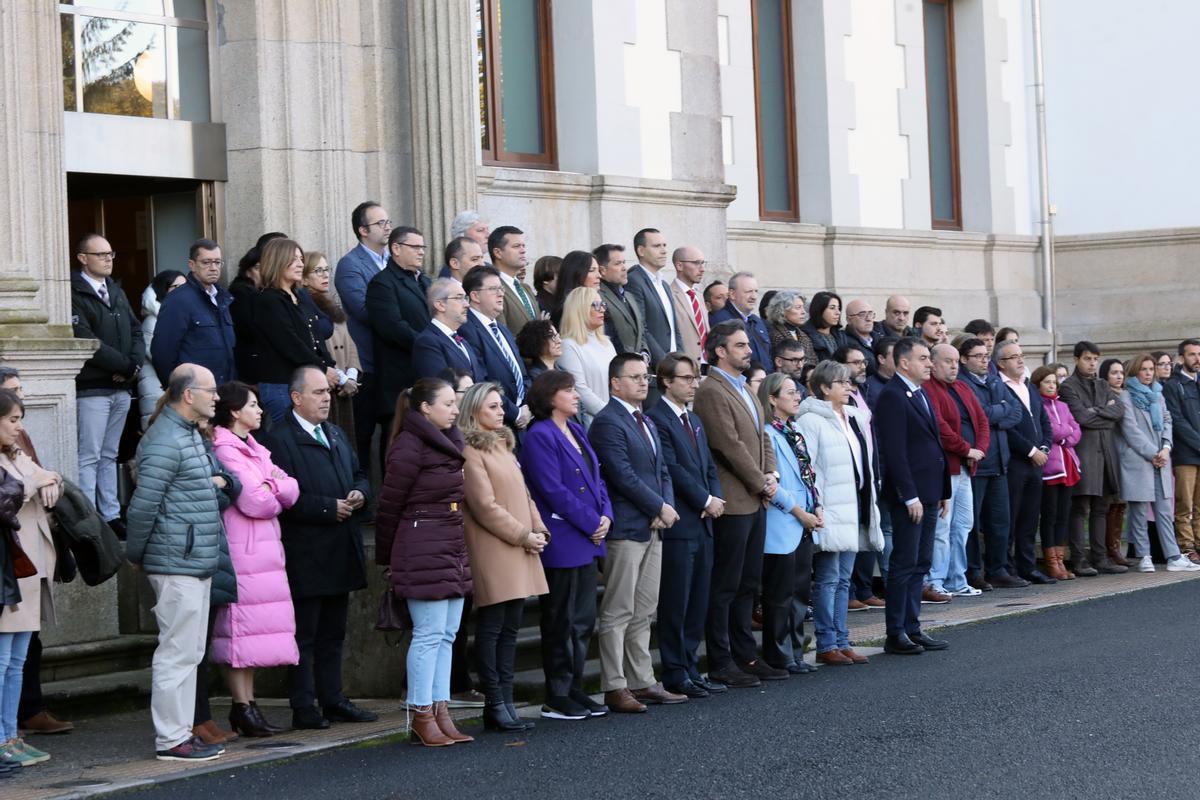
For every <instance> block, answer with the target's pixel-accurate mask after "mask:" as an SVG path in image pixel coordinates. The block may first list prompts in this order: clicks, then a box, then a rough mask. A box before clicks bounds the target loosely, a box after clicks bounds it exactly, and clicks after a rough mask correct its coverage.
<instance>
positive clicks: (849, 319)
mask: <svg viewBox="0 0 1200 800" xmlns="http://www.w3.org/2000/svg"><path fill="white" fill-rule="evenodd" d="M842 334H843V335H844V336H845V337H846V344H848V345H850V346H851V347H853V348H854V349H856V350H858V351H859V352H860V353H862V354H863V358H864V359H865V360H866V364H867V373H866V374H867V375H868V376H870V375H874V374H875V370H876V365H875V354H874V353H872V352H871V347H872V345H873V344H874V341H875V309H873V308H871V304H870V303H868V302H867V301H866V300H851V301H850V302H849V303H848V304H847V305H846V327H845V329H844V330H843V331H842Z"/></svg>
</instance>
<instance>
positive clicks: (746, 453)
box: [695, 320, 788, 688]
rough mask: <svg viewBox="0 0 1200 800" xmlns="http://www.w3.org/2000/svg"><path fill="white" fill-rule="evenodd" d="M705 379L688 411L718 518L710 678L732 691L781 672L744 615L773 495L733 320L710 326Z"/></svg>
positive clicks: (768, 452)
mask: <svg viewBox="0 0 1200 800" xmlns="http://www.w3.org/2000/svg"><path fill="white" fill-rule="evenodd" d="M705 350H706V355H707V357H708V363H709V370H708V377H707V378H706V379H705V380H704V381H703V382H702V383H701V384H700V387H699V388H698V389H697V390H696V401H695V411H696V413H697V414H699V415H700V420H701V422H703V424H704V428H705V430H706V431H707V432H708V441H709V446H710V447H711V449H712V454H713V460H714V461H716V463H717V476H718V478H719V479H720V482H721V486H722V488H724V489H725V513H724V515H723V516H721V517H719V518H717V519H715V520H713V551H714V552H713V571H712V587H711V589H710V591H709V601H708V625H707V629H706V631H705V639H706V641H707V647H708V668H709V673H708V677H709V680H710V681H716V682H719V683H723V684H725V685H727V686H730V687H734V688H741V687H749V686H758V685H759V684H760V679H765V680H783V679H785V678H787V677H788V673H787V670H782V669H775V668H773V667H770V666H768V665H767V664H766V663H764V662H763V661H762V660H760V659H759V658H758V655H757V651H756V649H755V648H756V645H755V641H754V634H753V633H751V629H750V616H751V613H752V612H753V608H754V595H755V593H756V592H757V591H758V587H759V582H760V578H761V576H762V560H763V541H764V539H765V537H766V510H765V505H764V503H765V502H766V500H767V499H768V498H770V497H772V496H773V495H774V494H775V491H776V489H777V488H778V486H779V483H778V481H779V474H778V473H777V472H776V471H775V452H774V450H773V449H772V447H771V444H770V443H769V442H768V441H767V436H766V432H765V431H764V429H763V424H764V422H765V416H764V414H763V409H762V406H761V405H760V404H759V402H758V398H756V397H755V396H754V395H753V394H752V393H751V392H750V389H749V387H747V386H746V378H745V377H744V376H743V375H742V371H743V370H745V369H746V368H747V367H749V366H750V357H751V348H750V338H749V336H748V335H747V334H746V329H745V327H744V326H743V325H742V323H741V322H739V321H737V320H728V321H726V322H723V323H721V324H719V325H716V326H714V327H713V329H712V330H711V331H710V332H709V334H708V339H707V342H706V347H705Z"/></svg>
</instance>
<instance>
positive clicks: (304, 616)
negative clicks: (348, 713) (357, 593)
mask: <svg viewBox="0 0 1200 800" xmlns="http://www.w3.org/2000/svg"><path fill="white" fill-rule="evenodd" d="M292 605H293V606H294V608H295V610H296V646H297V648H298V649H299V650H300V663H298V664H296V665H295V666H294V667H288V671H287V675H288V705H290V706H291V707H292V708H293V709H301V708H312V707H313V706H314V705H315V704H316V703H320V704H321V705H322V706H335V705H337V704H338V703H341V702H343V701H344V700H345V699H346V696H345V695H344V694H342V645H343V643H344V642H345V640H346V616H347V614H348V612H349V607H350V595H349V594H335V595H327V596H324V597H297V598H293V599H292Z"/></svg>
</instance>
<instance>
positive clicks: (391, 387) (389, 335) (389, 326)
mask: <svg viewBox="0 0 1200 800" xmlns="http://www.w3.org/2000/svg"><path fill="white" fill-rule="evenodd" d="M429 284H430V280H429V278H428V277H427V276H426V275H425V274H424V273H419V274H416V275H414V274H413V273H411V272H406V271H405V270H404V269H403V268H402V267H401V266H400V265H398V264H397V263H396V262H395V261H388V265H387V266H386V267H385V268H384V269H383V271H382V272H380V273H379V274H378V275H376V276H375V277H374V278H372V279H371V282H370V283H369V284H367V319H368V320H369V321H370V323H371V332H372V333H373V334H374V339H373V343H374V347H375V374H376V375H377V376H378V383H377V386H378V387H379V389H378V391H379V396H378V398H377V402H378V404H379V405H378V408H379V414H380V416H382V417H390V416H392V414H394V413H395V409H396V398H398V397H399V396H400V393H401V392H403V391H404V390H405V389H407V388H408V387H410V386H412V385H413V383H415V382H416V380H417V374H416V369H415V368H414V367H413V346H414V345H415V344H416V341H417V335H418V334H419V333H420V332H421V331H423V330H425V329H426V328H427V327H429V319H430V317H429V307H428V306H427V305H426V304H425V294H426V293H427V292H428V291H429Z"/></svg>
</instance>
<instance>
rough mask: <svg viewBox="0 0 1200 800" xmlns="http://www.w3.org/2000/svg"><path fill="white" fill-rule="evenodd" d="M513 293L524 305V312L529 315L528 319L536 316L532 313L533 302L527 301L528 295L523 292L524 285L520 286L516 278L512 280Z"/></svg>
mask: <svg viewBox="0 0 1200 800" xmlns="http://www.w3.org/2000/svg"><path fill="white" fill-rule="evenodd" d="M513 293H514V294H516V296H517V299H518V300H520V301H521V305H522V306H524V308H525V313H526V314H528V315H529V318H530V319H533V318H534V317H535V316H537V315H536V314H534V313H533V304H532V303H530V302H529V295H527V294H525V287H524V286H522V285H521V282H520V281H518V280H516V279H514V280H513Z"/></svg>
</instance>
